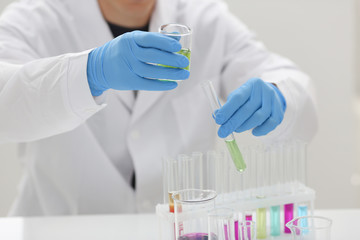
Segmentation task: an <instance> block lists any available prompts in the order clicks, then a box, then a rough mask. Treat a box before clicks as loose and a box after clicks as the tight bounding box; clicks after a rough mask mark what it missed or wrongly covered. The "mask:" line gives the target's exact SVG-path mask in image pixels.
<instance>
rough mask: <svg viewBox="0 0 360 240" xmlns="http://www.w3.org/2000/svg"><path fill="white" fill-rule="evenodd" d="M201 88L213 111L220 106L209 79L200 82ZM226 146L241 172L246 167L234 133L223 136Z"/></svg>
mask: <svg viewBox="0 0 360 240" xmlns="http://www.w3.org/2000/svg"><path fill="white" fill-rule="evenodd" d="M201 85H202V88H203V89H204V91H205V94H206V96H207V97H208V99H209V101H210V106H211V109H212V111H213V112H215V110H217V109H219V108H221V104H220V101H219V98H218V96H217V94H216V92H215V89H214V85H213V84H212V82H211V81H206V82H204V83H202V84H201ZM225 143H226V147H227V149H228V150H229V153H230V156H231V158H232V160H233V162H234V164H235V167H236V169H237V170H238V171H239V172H243V171H245V169H246V164H245V161H244V158H243V156H242V154H241V152H240V149H239V147H238V145H237V143H236V140H235V137H234V134H230V135H229V136H227V137H226V138H225Z"/></svg>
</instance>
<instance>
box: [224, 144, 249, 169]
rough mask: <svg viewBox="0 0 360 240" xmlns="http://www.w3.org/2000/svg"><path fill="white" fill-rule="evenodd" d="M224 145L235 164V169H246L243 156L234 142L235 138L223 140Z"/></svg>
mask: <svg viewBox="0 0 360 240" xmlns="http://www.w3.org/2000/svg"><path fill="white" fill-rule="evenodd" d="M225 143H226V146H227V148H228V150H229V152H230V155H231V158H232V160H233V162H234V164H235V167H236V169H237V170H238V171H239V172H243V171H245V169H246V164H245V162H244V158H243V156H242V154H241V152H240V149H239V147H238V145H237V144H236V141H235V139H234V140H230V141H225Z"/></svg>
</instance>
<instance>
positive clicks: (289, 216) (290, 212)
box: [284, 203, 294, 233]
mask: <svg viewBox="0 0 360 240" xmlns="http://www.w3.org/2000/svg"><path fill="white" fill-rule="evenodd" d="M293 218H294V204H293V203H290V204H285V205H284V226H285V229H284V232H285V233H291V230H290V229H289V228H288V227H286V224H287V223H288V222H290V221H291V220H293Z"/></svg>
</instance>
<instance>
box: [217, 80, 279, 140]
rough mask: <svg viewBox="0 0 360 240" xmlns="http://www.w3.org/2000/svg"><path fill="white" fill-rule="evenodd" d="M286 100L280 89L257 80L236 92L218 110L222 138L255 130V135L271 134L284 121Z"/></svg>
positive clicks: (248, 82) (219, 132)
mask: <svg viewBox="0 0 360 240" xmlns="http://www.w3.org/2000/svg"><path fill="white" fill-rule="evenodd" d="M285 109H286V101H285V98H284V96H283V95H282V94H281V92H280V90H279V89H278V88H277V87H276V86H274V85H273V84H271V83H268V82H264V81H263V80H261V79H258V78H253V79H250V80H249V81H247V82H246V83H245V84H244V85H242V86H241V87H239V88H238V89H236V90H235V91H233V92H232V93H231V94H230V95H229V97H228V99H227V102H226V103H225V104H224V105H223V106H222V107H221V108H220V109H218V110H216V111H215V121H216V123H217V124H219V125H221V126H220V128H219V131H218V135H219V137H221V138H225V137H227V136H228V135H229V134H231V133H232V132H238V133H239V132H244V131H246V130H249V129H253V130H252V133H253V135H255V136H263V135H266V134H268V133H269V132H271V131H272V130H274V129H275V128H276V126H277V125H279V124H280V123H281V121H282V120H283V118H284V113H285Z"/></svg>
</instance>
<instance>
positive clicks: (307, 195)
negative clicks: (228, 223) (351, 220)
mask: <svg viewBox="0 0 360 240" xmlns="http://www.w3.org/2000/svg"><path fill="white" fill-rule="evenodd" d="M240 149H241V152H242V153H243V155H244V159H245V161H246V164H247V166H248V167H247V170H246V171H245V172H243V173H239V172H238V171H237V170H236V168H235V167H234V166H233V163H232V160H231V158H230V156H229V154H228V153H227V151H209V152H207V153H200V152H194V153H191V154H188V155H186V154H180V155H178V156H177V157H176V158H171V157H165V158H164V159H163V184H164V185H163V189H164V203H163V204H158V205H157V207H156V213H157V215H158V220H159V233H160V239H164V240H165V239H174V238H175V235H174V221H175V216H174V207H173V202H172V199H171V194H172V192H174V191H177V190H182V189H211V190H215V191H216V192H217V193H218V196H217V198H216V207H226V208H231V209H233V210H234V212H236V216H235V219H234V221H244V220H249V219H251V220H253V221H255V222H256V228H257V239H279V240H281V239H291V235H290V230H289V229H287V228H286V227H285V224H286V223H287V222H288V221H290V220H291V219H292V218H295V217H297V216H304V215H313V209H314V200H315V191H314V190H313V189H311V188H309V187H307V186H306V165H307V164H306V159H307V144H306V143H303V142H300V141H291V142H287V143H279V144H272V145H266V146H265V145H255V146H245V147H244V146H243V147H241V148H240ZM202 214H203V213H202ZM174 240H175V239H174ZM235 240H237V239H235Z"/></svg>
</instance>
